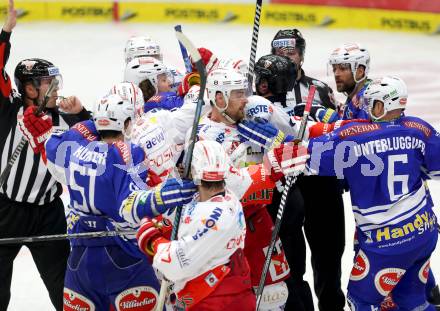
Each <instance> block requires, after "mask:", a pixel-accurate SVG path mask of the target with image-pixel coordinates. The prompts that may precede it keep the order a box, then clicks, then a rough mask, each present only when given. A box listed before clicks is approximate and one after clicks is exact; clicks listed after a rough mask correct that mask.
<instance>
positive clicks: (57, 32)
mask: <svg viewBox="0 0 440 311" xmlns="http://www.w3.org/2000/svg"><path fill="white" fill-rule="evenodd" d="M183 30H184V32H185V33H186V34H187V35H188V36H189V38H190V39H191V40H192V41H193V42H194V43H195V44H196V45H197V46H205V47H208V48H211V49H212V50H213V51H214V52H215V53H217V55H218V56H219V57H242V58H244V59H249V52H250V37H251V31H252V29H251V25H249V27H243V26H233V25H226V24H217V25H183ZM276 31H277V29H276V28H271V27H265V26H264V25H262V26H261V28H260V37H259V44H258V47H259V49H258V55H257V57H258V56H262V55H264V54H267V53H269V50H270V48H269V47H270V41H271V39H272V37H273V35H274V34H275V33H276ZM141 34H148V35H150V36H151V37H153V38H154V39H156V40H157V41H158V42H159V43H160V44H161V46H162V49H163V54H164V60H165V62H167V63H170V64H173V65H176V66H178V67H180V68H183V63H182V61H181V56H180V50H179V48H178V44H177V41H176V39H175V36H174V29H173V25H169V24H160V25H147V24H55V23H44V24H19V25H18V26H17V28H16V29H15V31H14V33H13V35H12V38H11V41H12V50H11V57H10V59H9V62H8V66H7V70H8V72H9V73H10V74H12V73H13V70H14V68H15V65H16V64H17V62H18V61H19V60H20V59H23V58H27V57H41V58H47V59H49V60H51V61H52V62H54V63H55V64H56V65H58V66H59V67H60V69H61V71H62V74H63V78H64V89H63V91H61V93H62V94H63V95H73V94H75V95H77V96H79V97H80V98H81V100H82V101H83V103H84V104H85V105H86V106H87V107H89V108H91V107H92V105H93V102H94V101H95V100H96V99H97V98H98V97H99V96H100V95H102V94H104V93H105V92H106V91H107V90H108V89H109V87H110V86H111V85H112V84H113V83H116V82H119V81H120V80H121V79H122V76H123V74H122V69H123V48H124V45H125V41H126V40H127V39H128V37H130V36H131V35H141ZM303 34H304V36H305V38H306V40H307V51H306V60H305V64H304V69H305V71H306V72H307V74H308V75H310V76H312V77H317V78H320V79H322V80H324V81H326V82H328V83H330V85H331V86H332V87H334V83H333V79H332V76H327V75H326V71H327V67H326V62H327V57H328V56H329V54H330V52H331V51H332V50H333V49H334V48H335V47H337V46H338V45H340V44H342V43H345V42H359V43H361V44H363V45H364V46H365V47H367V48H368V50H369V51H370V53H371V59H372V61H371V70H370V76H371V77H377V76H380V75H383V74H393V75H398V76H400V77H402V78H403V79H404V80H405V81H406V82H407V84H408V89H409V94H410V97H409V103H408V114H410V115H417V116H420V117H422V118H424V119H425V120H427V121H429V122H431V124H433V125H434V126H436V127H440V108H439V103H438V102H439V101H440V74H439V72H440V62H439V59H438V55H439V51H440V41H439V38H438V37H435V36H423V35H409V34H401V33H381V32H370V31H349V30H327V29H321V28H313V29H312V28H309V29H303ZM338 98H342V97H341V95H340V94H339V95H338ZM439 156H440V155H439ZM439 160H440V158H439ZM430 184H431V193H432V195H433V197H434V202H435V203H436V204H437V205H440V183H438V182H431V183H430ZM344 201H345V205H346V207H345V210H346V213H345V215H346V249H345V253H344V257H343V264H342V266H343V276H342V283H343V287H344V288H345V287H346V284H347V282H348V276H349V273H350V271H351V263H352V258H353V252H352V247H351V245H352V237H353V228H354V221H353V216H352V212H351V209H350V200H349V198H348V196H347V195H345V196H344ZM323 208H328V207H324V206H323ZM435 211H437V214H440V212H438V211H439V210H438V207H436V208H435ZM322 238H323V239H326V240H328V243H331V238H329V234H328V232H322ZM432 267H433V270H434V274H435V275H436V276H437V278H438V279H439V280H440V252H439V251H438V250H437V251H436V252H435V253H434V256H433V257H432ZM307 269H308V272H307V274H306V279H307V280H308V281H309V282H310V284H313V281H312V273H311V268H310V265H309V266H308V268H307ZM293 273H294V272H293ZM11 291H12V298H11V302H10V305H9V310H11V311H24V310H29V309H32V310H53V308H52V306H51V304H50V301H49V298H48V295H47V292H46V290H45V288H44V285H43V283H42V281H41V279H40V278H39V275H38V272H37V270H36V268H35V265H34V263H33V261H32V257H31V255H30V253H29V251H28V250H27V248H23V249H22V251H21V252H20V253H19V255H18V256H17V258H16V260H15V264H14V274H13V280H12V289H11Z"/></svg>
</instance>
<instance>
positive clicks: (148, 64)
mask: <svg viewBox="0 0 440 311" xmlns="http://www.w3.org/2000/svg"><path fill="white" fill-rule="evenodd" d="M160 74H167V75H169V71H168V68H167V67H166V66H165V65H164V64H163V63H162V62H161V61H160V60H157V59H155V58H153V57H138V58H135V59H133V60H131V61H130V62H129V63H128V64H127V66H126V67H125V74H124V80H125V81H128V82H132V83H134V84H136V85H138V86H139V84H140V83H141V82H142V81H144V80H149V81H150V82H151V84H152V85H153V86H154V89H155V90H156V93H157V81H158V79H157V76H158V75H160Z"/></svg>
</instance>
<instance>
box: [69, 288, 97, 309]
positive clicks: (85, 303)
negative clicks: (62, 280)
mask: <svg viewBox="0 0 440 311" xmlns="http://www.w3.org/2000/svg"><path fill="white" fill-rule="evenodd" d="M63 310H64V311H77V310H81V311H95V310H96V309H95V305H94V303H93V302H92V301H91V300H90V299H88V298H87V297H85V296H83V295H81V294H78V293H77V292H75V291H73V290H71V289H69V288H66V287H65V288H64V293H63Z"/></svg>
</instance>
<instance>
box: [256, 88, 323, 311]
mask: <svg viewBox="0 0 440 311" xmlns="http://www.w3.org/2000/svg"><path fill="white" fill-rule="evenodd" d="M315 91H316V87H315V86H314V85H311V86H310V89H309V95H308V97H307V102H306V107H305V108H304V114H303V117H302V120H301V126H300V129H299V131H298V136H297V138H296V139H295V142H301V141H302V140H303V139H304V133H305V129H306V126H307V121H308V117H309V114H310V109H311V107H312V102H313V98H314V96H315ZM295 181H296V177H292V176H289V177H287V178H286V185H285V186H284V189H283V194H282V195H281V201H280V206H279V207H278V211H277V218H276V220H275V226H274V228H273V231H272V236H271V239H270V244H269V247H268V249H267V252H266V258H265V261H264V266H263V270H262V271H261V277H260V283H259V284H258V288H257V292H256V296H257V311H258V308H259V306H260V302H261V298H262V297H263V290H264V283H265V282H266V277H267V272H268V271H269V266H270V262H271V258H272V254H273V249H274V248H275V243H276V241H277V237H278V233H279V232H280V228H281V221H282V220H283V215H284V208H285V206H286V200H287V195H288V193H289V191H290V188H291V187H292V185H294V184H295Z"/></svg>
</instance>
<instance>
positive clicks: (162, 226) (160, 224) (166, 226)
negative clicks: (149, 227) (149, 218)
mask: <svg viewBox="0 0 440 311" xmlns="http://www.w3.org/2000/svg"><path fill="white" fill-rule="evenodd" d="M153 222H155V226H156V228H157V229H159V231H160V233H161V234H162V236H163V237H164V238H165V239H168V240H169V239H170V238H171V231H173V224H172V223H171V221H169V220H168V219H167V218H164V217H163V216H162V215H159V216H156V217H154V219H153Z"/></svg>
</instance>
